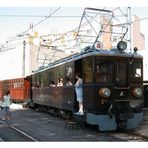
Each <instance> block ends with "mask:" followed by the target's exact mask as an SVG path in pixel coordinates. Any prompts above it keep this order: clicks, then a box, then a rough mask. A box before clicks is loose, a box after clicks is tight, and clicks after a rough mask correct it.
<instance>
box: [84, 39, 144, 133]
mask: <svg viewBox="0 0 148 148" xmlns="http://www.w3.org/2000/svg"><path fill="white" fill-rule="evenodd" d="M126 47H127V46H126V43H125V42H123V41H121V42H119V44H118V46H117V48H116V49H114V50H111V51H99V52H98V54H96V55H95V56H94V57H93V58H94V59H93V61H94V70H93V71H94V73H93V74H94V84H93V85H91V86H90V85H85V86H84V95H85V106H86V108H87V115H86V118H87V123H89V124H92V125H98V127H99V130H100V131H109V130H116V129H135V128H137V127H138V126H139V124H140V123H141V122H142V120H143V112H142V110H141V109H142V107H143V100H144V97H143V66H142V65H143V58H142V56H140V55H138V54H137V51H136V48H135V51H134V53H126V52H124V50H125V48H126ZM87 62H88V61H87ZM84 67H85V65H84ZM85 73H87V71H85ZM84 75H85V74H84ZM87 78H88V77H87ZM84 81H87V80H86V79H85V76H84ZM90 98H91V99H90ZM92 98H93V99H92Z"/></svg>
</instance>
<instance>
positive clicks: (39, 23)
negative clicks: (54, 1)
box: [21, 7, 61, 34]
mask: <svg viewBox="0 0 148 148" xmlns="http://www.w3.org/2000/svg"><path fill="white" fill-rule="evenodd" d="M59 9H61V7H58V8H57V9H55V10H54V11H53V12H52V13H51V14H49V15H48V16H47V17H45V18H44V19H43V20H41V21H39V22H37V23H36V24H34V25H32V28H34V27H36V26H38V25H39V24H41V23H42V22H44V21H45V20H47V19H48V18H50V17H51V16H52V15H53V14H55V13H56V12H57V11H58V10H59ZM29 30H31V28H29V29H27V30H25V31H23V33H21V34H25V33H27V32H28V31H29Z"/></svg>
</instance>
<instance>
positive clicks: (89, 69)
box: [83, 57, 93, 83]
mask: <svg viewBox="0 0 148 148" xmlns="http://www.w3.org/2000/svg"><path fill="white" fill-rule="evenodd" d="M83 71H84V82H85V83H89V82H93V58H92V57H89V58H86V59H84V60H83Z"/></svg>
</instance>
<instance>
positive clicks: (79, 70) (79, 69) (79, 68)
mask: <svg viewBox="0 0 148 148" xmlns="http://www.w3.org/2000/svg"><path fill="white" fill-rule="evenodd" d="M76 73H79V75H80V77H81V78H82V79H83V75H82V59H80V60H76V61H75V72H74V75H75V74H76ZM75 82H76V79H75V77H74V83H75ZM74 108H75V109H76V111H77V110H78V102H77V100H76V93H75V103H74Z"/></svg>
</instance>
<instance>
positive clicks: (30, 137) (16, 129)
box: [0, 120, 39, 142]
mask: <svg viewBox="0 0 148 148" xmlns="http://www.w3.org/2000/svg"><path fill="white" fill-rule="evenodd" d="M0 122H1V123H2V124H4V125H6V126H8V127H10V128H11V129H14V130H15V131H17V132H19V133H21V134H22V135H24V136H26V137H27V138H29V139H31V140H33V141H35V142H39V141H38V140H36V139H35V138H33V137H32V136H30V135H29V134H27V133H25V132H24V131H22V130H20V129H18V128H16V127H14V126H13V125H10V124H7V123H6V122H4V121H3V120H0ZM0 139H1V138H0ZM2 141H3V139H2Z"/></svg>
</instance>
